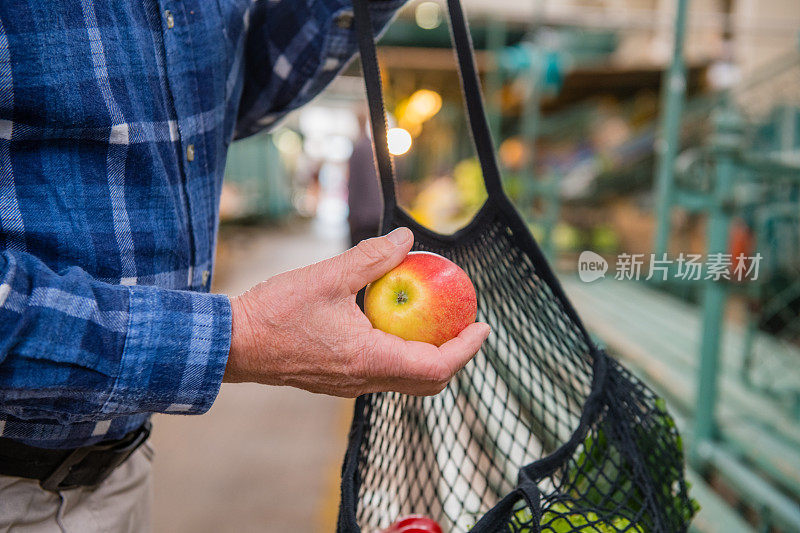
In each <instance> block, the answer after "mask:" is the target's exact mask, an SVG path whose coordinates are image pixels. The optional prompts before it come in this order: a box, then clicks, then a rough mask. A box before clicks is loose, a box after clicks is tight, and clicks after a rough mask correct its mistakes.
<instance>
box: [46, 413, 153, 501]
mask: <svg viewBox="0 0 800 533" xmlns="http://www.w3.org/2000/svg"><path fill="white" fill-rule="evenodd" d="M150 428H151V425H150V422H146V423H145V424H144V425H142V427H140V428H139V429H137V430H134V431H132V432H131V433H129V434H128V435H126V436H125V437H123V438H122V439H121V440H118V441H114V442H108V443H102V442H101V443H98V444H93V445H91V446H83V447H81V448H76V449H75V450H73V451H72V452H71V453H70V454H69V455H67V456H66V457H65V458H64V460H63V461H61V463H60V464H59V465H58V466H57V467H56V469H55V470H53V473H51V474H50V475H49V476H47V477H46V478H45V479H43V480H41V481H40V482H39V485H40V486H41V487H42V488H43V489H44V490H49V491H52V492H58V491H59V490H62V489H68V488H74V487H78V486H80V485H62V483H63V482H64V480H65V479H66V478H67V476H69V474H70V472H71V471H72V469H73V468H74V467H75V466H76V465H78V464H79V463H80V462H81V461H83V460H84V459H85V458H86V457H87V456H88V455H90V454H92V453H96V452H102V451H110V452H113V454H112V457H111V459H112V460H111V461H109V463H108V464H107V465H105V466H104V467H103V468H101V469H100V471H99V472H98V476H97V479H96V481H95V483H93V484H92V485H88V486H97V485H99V484H100V483H101V482H102V481H103V480H105V478H107V477H108V476H109V474H111V472H112V471H113V470H114V469H115V468H116V467H118V466H119V465H121V464H122V463H123V462H124V461H125V460H126V459H127V458H128V457H130V456H131V454H132V453H133V452H135V451H136V450H137V449H138V448H139V446H141V445H142V444H143V443H144V441H146V440H147V438H148V437H149V436H150Z"/></svg>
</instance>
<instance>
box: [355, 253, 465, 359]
mask: <svg viewBox="0 0 800 533" xmlns="http://www.w3.org/2000/svg"><path fill="white" fill-rule="evenodd" d="M364 313H365V314H366V315H367V318H368V319H369V321H370V322H371V323H372V326H373V327H375V328H377V329H380V330H382V331H385V332H386V333H391V334H392V335H397V336H398V337H401V338H403V339H405V340H409V341H421V342H428V343H431V344H435V345H436V346H441V345H442V344H444V343H445V342H447V341H449V340H450V339H452V338H454V337H456V336H457V335H458V334H459V333H461V330H463V329H464V328H465V327H467V326H469V325H470V324H472V323H473V322H475V317H476V316H477V313H478V302H477V299H476V297H475V287H473V286H472V281H470V279H469V276H467V274H466V272H464V271H463V270H462V269H461V268H460V267H459V266H458V265H456V264H455V263H453V262H452V261H450V260H449V259H446V258H444V257H442V256H441V255H437V254H434V253H430V252H411V253H409V254H408V255H407V256H406V258H405V259H403V262H402V263H400V264H399V265H397V266H396V267H395V268H393V269H392V270H391V271H389V272H388V273H387V274H385V275H384V276H383V277H381V278H380V279H378V280H376V281H373V282H372V283H370V284H369V285H367V291H366V294H365V295H364Z"/></svg>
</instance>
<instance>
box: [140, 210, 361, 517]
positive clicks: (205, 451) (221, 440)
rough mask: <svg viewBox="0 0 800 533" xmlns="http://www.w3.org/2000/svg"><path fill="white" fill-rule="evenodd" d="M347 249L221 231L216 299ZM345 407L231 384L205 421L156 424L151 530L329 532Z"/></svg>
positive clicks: (275, 234)
mask: <svg viewBox="0 0 800 533" xmlns="http://www.w3.org/2000/svg"><path fill="white" fill-rule="evenodd" d="M343 248H344V241H343V240H341V239H332V240H331V239H323V238H321V237H318V236H315V235H314V233H313V232H312V231H311V229H310V226H308V225H305V224H294V223H293V224H289V225H287V226H286V227H284V228H257V227H245V228H231V227H225V228H223V230H222V232H221V235H220V245H219V251H218V261H217V275H216V276H215V281H214V291H215V292H221V293H226V294H229V295H237V294H240V293H242V292H244V291H245V290H246V289H247V288H249V287H250V286H252V285H254V284H255V283H257V282H259V281H260V280H262V279H264V278H266V277H269V276H271V275H273V274H276V273H279V272H282V271H285V270H289V269H292V268H295V267H298V266H302V265H306V264H309V263H312V262H314V261H318V260H320V259H324V258H326V257H330V256H332V255H335V254H336V253H338V252H340V251H341V250H342V249H343ZM351 405H352V404H351V403H350V402H349V401H347V400H341V399H337V398H331V397H326V396H318V395H312V394H310V393H306V392H303V391H299V390H295V389H291V388H287V387H262V386H259V385H252V384H244V385H239V384H228V385H223V387H222V390H221V392H220V395H219V397H218V399H217V401H216V402H215V404H214V406H213V407H212V408H211V410H210V411H209V412H208V413H207V414H205V415H203V416H165V415H161V416H157V417H156V418H155V420H154V436H153V439H152V440H153V443H154V447H155V450H156V458H155V474H154V475H155V509H154V531H155V532H156V533H184V532H186V533H189V532H191V533H205V532H208V533H212V532H213V533H220V532H235V533H248V532H251V531H252V532H259V533H269V532H276V533H277V532H281V533H289V532H291V533H303V532H317V531H319V532H330V531H333V530H334V529H335V527H334V523H335V519H336V506H337V505H338V493H337V490H338V482H339V468H340V464H341V459H342V457H343V454H344V448H345V445H346V436H347V429H348V424H349V417H350V412H351Z"/></svg>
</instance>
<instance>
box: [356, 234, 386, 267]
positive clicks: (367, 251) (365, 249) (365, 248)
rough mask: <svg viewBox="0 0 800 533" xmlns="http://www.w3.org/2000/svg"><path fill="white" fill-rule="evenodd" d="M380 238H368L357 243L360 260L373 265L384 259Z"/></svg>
mask: <svg viewBox="0 0 800 533" xmlns="http://www.w3.org/2000/svg"><path fill="white" fill-rule="evenodd" d="M379 241H380V239H367V240H365V241H361V242H360V243H358V244H357V245H356V248H355V249H356V252H358V256H359V259H360V262H361V263H363V264H365V265H367V266H372V265H375V264H378V263H380V262H381V261H382V260H383V248H382V246H381V245H380V244H379Z"/></svg>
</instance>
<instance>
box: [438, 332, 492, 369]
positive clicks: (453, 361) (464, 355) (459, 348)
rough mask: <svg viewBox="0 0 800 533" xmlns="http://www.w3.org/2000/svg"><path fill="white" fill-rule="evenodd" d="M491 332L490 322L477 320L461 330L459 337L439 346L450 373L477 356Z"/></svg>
mask: <svg viewBox="0 0 800 533" xmlns="http://www.w3.org/2000/svg"><path fill="white" fill-rule="evenodd" d="M489 333H491V328H489V324H485V323H483V322H475V323H474V324H470V325H469V326H467V327H466V328H464V329H463V330H461V333H459V334H458V336H457V337H455V338H454V339H450V340H449V341H447V342H446V343H444V344H442V345H441V346H440V347H439V351H440V352H441V356H442V362H444V364H446V365H447V366H448V367H449V368H450V369H451V373H450V375H453V374H455V373H456V372H458V371H459V370H461V369H462V368H464V365H466V364H467V363H469V362H470V360H472V358H473V357H475V354H477V353H478V350H480V349H481V345H482V344H483V341H485V340H486V338H487V337H488V336H489Z"/></svg>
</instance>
